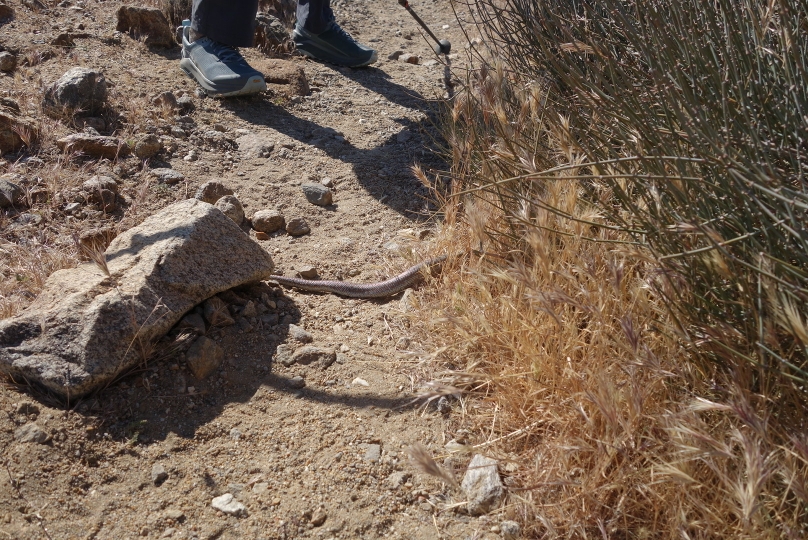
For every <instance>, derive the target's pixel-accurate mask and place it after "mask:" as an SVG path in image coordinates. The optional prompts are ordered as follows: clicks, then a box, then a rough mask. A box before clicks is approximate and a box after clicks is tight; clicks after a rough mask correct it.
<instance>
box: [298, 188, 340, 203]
mask: <svg viewBox="0 0 808 540" xmlns="http://www.w3.org/2000/svg"><path fill="white" fill-rule="evenodd" d="M300 188H301V189H302V190H303V194H304V195H305V196H306V200H307V201H309V202H310V203H312V204H316V205H318V206H328V205H329V204H331V203H332V200H333V195H332V193H331V190H330V189H328V188H327V187H325V186H324V185H322V184H303V185H302V186H300Z"/></svg>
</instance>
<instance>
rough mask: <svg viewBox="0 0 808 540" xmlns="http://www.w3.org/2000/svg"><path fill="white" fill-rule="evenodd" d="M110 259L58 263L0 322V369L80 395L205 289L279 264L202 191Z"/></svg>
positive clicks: (131, 236)
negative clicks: (31, 296) (34, 293)
mask: <svg viewBox="0 0 808 540" xmlns="http://www.w3.org/2000/svg"><path fill="white" fill-rule="evenodd" d="M105 258H106V267H107V268H108V271H109V275H107V274H106V273H105V272H103V271H102V270H101V269H100V268H99V267H97V266H96V265H94V264H92V263H88V264H84V265H82V266H80V267H78V268H74V269H69V270H59V271H57V272H54V273H53V274H52V275H51V276H50V278H48V281H47V283H46V284H45V289H44V291H43V292H42V293H41V294H40V296H39V297H38V298H37V299H36V300H35V301H34V303H33V304H31V305H30V306H29V307H28V308H27V309H25V310H24V311H23V312H22V313H20V314H19V315H17V316H15V317H12V318H9V319H5V320H2V321H0V370H2V371H4V372H6V373H10V374H12V375H15V376H19V377H21V378H22V377H24V378H26V379H28V380H29V381H31V382H33V383H37V384H41V385H43V386H45V387H47V388H49V389H50V390H52V391H53V392H54V393H56V394H58V395H60V396H63V397H67V396H68V395H69V396H70V397H71V399H75V398H77V397H80V396H82V395H84V394H86V393H88V392H90V391H92V390H94V389H97V388H99V387H101V386H103V385H105V384H107V383H108V382H109V381H111V380H112V379H114V378H115V377H116V376H117V375H118V374H120V373H121V372H123V371H125V370H127V369H128V368H130V367H132V366H134V365H135V364H137V363H139V362H141V361H142V360H143V359H141V358H140V356H139V354H138V352H137V351H139V350H141V349H142V348H141V347H139V346H137V344H138V343H142V344H148V343H152V342H154V341H156V340H157V339H159V338H161V337H162V336H164V335H165V334H166V333H167V332H168V330H170V329H171V327H173V326H174V324H176V323H177V321H179V320H180V319H181V318H182V316H183V315H185V313H187V312H188V311H190V310H191V308H193V307H194V306H196V305H197V304H199V303H200V302H202V301H204V300H205V299H206V298H209V297H211V296H213V295H214V294H216V293H219V292H221V291H225V290H227V289H230V288H233V287H235V286H238V285H242V284H245V283H250V282H256V281H260V280H262V279H268V278H269V277H270V276H271V272H272V259H271V257H270V256H269V254H267V253H266V252H265V251H264V250H262V249H261V247H260V246H259V245H258V244H256V243H255V242H254V241H252V240H250V238H249V237H248V236H247V235H245V234H244V232H243V231H242V230H241V229H239V228H238V226H237V225H235V224H234V223H233V221H232V220H230V219H228V218H227V217H226V216H225V215H224V214H222V213H221V212H220V211H219V210H217V209H216V208H214V207H213V206H211V205H208V204H204V203H202V202H200V201H197V200H195V199H189V200H185V201H181V202H178V203H175V204H173V205H171V206H169V207H167V208H165V209H163V210H161V211H160V212H158V213H156V214H154V215H153V216H151V217H149V218H147V219H146V220H145V221H144V222H143V223H142V224H140V225H139V226H137V227H134V228H132V229H129V230H128V231H126V232H124V233H123V234H121V235H120V236H118V237H117V238H116V239H115V240H113V242H112V243H111V244H110V246H109V248H107V250H106V252H105ZM233 260H237V261H239V264H237V265H233V264H231V262H232V261H233ZM133 345H135V346H133Z"/></svg>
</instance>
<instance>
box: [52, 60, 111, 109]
mask: <svg viewBox="0 0 808 540" xmlns="http://www.w3.org/2000/svg"><path fill="white" fill-rule="evenodd" d="M106 100H107V81H106V78H105V77H104V74H103V73H101V72H100V71H95V70H92V69H87V68H82V67H74V68H73V69H70V70H68V71H66V72H65V73H64V75H62V76H61V77H60V78H59V80H58V81H56V82H55V83H53V85H51V86H50V87H49V88H48V89H47V90H45V93H44V97H43V103H44V105H45V109H46V111H48V112H49V113H51V114H55V115H56V116H57V117H58V116H62V115H63V114H64V113H65V111H67V112H73V111H81V112H82V113H83V114H86V115H93V114H94V113H96V112H100V111H101V109H102V108H103V107H104V105H105V104H106Z"/></svg>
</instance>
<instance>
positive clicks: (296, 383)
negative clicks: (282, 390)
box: [287, 375, 306, 389]
mask: <svg viewBox="0 0 808 540" xmlns="http://www.w3.org/2000/svg"><path fill="white" fill-rule="evenodd" d="M287 384H288V385H289V388H297V389H299V388H303V387H305V386H306V380H305V379H303V377H301V376H300V375H297V376H295V377H292V378H291V379H289V382H288V383H287Z"/></svg>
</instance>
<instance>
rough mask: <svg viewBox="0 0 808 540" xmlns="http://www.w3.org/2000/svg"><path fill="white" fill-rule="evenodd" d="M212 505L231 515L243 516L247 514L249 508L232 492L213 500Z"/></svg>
mask: <svg viewBox="0 0 808 540" xmlns="http://www.w3.org/2000/svg"><path fill="white" fill-rule="evenodd" d="M211 506H213V508H215V509H216V510H219V511H220V512H223V513H225V514H228V515H231V516H241V515H243V514H246V512H247V508H246V507H245V506H244V505H243V504H241V503H240V502H238V501H237V500H236V499H235V498H234V497H233V495H232V494H231V493H225V494H224V495H221V496H220V497H216V498H214V499H213V500H212V501H211Z"/></svg>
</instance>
